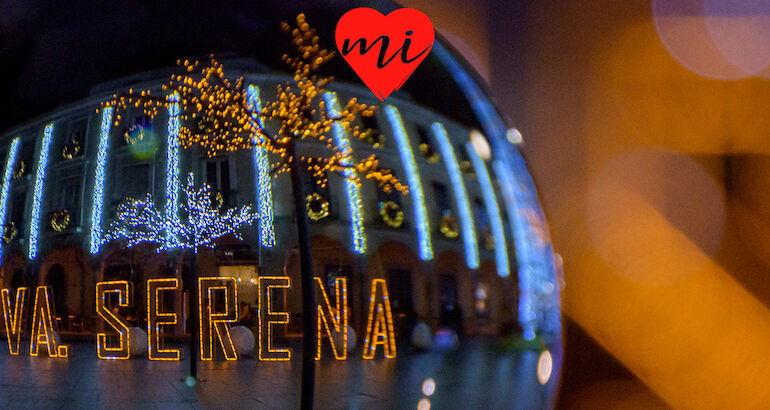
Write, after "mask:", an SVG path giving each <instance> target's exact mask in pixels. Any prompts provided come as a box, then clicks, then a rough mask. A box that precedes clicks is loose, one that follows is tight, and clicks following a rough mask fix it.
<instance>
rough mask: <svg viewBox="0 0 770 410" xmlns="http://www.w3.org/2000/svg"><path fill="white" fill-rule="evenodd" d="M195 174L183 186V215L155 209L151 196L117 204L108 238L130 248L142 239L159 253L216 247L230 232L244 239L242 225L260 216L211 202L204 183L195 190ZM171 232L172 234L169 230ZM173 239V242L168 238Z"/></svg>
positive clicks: (248, 207) (247, 210)
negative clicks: (180, 216) (218, 241)
mask: <svg viewBox="0 0 770 410" xmlns="http://www.w3.org/2000/svg"><path fill="white" fill-rule="evenodd" d="M193 183H194V178H193V175H192V173H190V174H189V175H188V177H187V186H186V187H185V189H184V193H185V196H186V199H187V200H186V202H185V203H183V204H182V206H181V211H182V214H184V215H186V216H187V218H186V220H182V219H180V218H179V217H178V216H177V215H174V216H169V215H168V214H167V213H165V212H161V211H158V210H157V209H156V208H155V204H154V202H153V199H152V196H151V195H150V194H147V196H146V197H145V199H143V200H137V199H132V200H129V201H127V202H124V203H121V204H120V205H119V206H118V212H117V218H116V220H115V221H113V222H112V224H111V227H110V232H109V233H108V234H107V235H106V238H105V239H106V240H107V241H110V240H125V241H126V242H127V245H128V246H129V247H133V246H135V245H138V244H140V243H142V242H153V243H156V244H158V252H160V251H162V250H169V249H175V248H184V249H193V251H194V252H197V249H198V247H199V246H205V247H208V248H213V247H214V240H216V239H217V238H220V237H222V236H224V235H227V234H232V235H233V236H235V237H236V238H238V239H240V240H243V236H242V235H241V233H240V232H239V229H240V227H241V226H242V225H251V224H252V223H253V222H254V221H256V220H257V219H258V218H259V215H258V214H254V213H252V212H251V207H250V206H249V205H244V206H241V207H240V208H237V207H236V208H230V209H228V210H227V211H225V212H224V213H223V212H220V210H219V209H217V208H215V207H214V206H213V205H212V204H211V188H210V187H209V186H208V184H203V186H202V187H201V188H200V189H195V186H194V184H193ZM177 209H179V208H177ZM167 230H168V231H170V232H172V234H168V233H166V232H167ZM169 238H173V241H169Z"/></svg>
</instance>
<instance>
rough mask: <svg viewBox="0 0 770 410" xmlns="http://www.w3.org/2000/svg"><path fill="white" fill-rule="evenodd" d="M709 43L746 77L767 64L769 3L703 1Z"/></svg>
mask: <svg viewBox="0 0 770 410" xmlns="http://www.w3.org/2000/svg"><path fill="white" fill-rule="evenodd" d="M703 11H704V14H705V16H706V26H707V28H708V32H709V34H710V35H711V40H712V41H713V43H714V45H715V46H716V47H717V49H719V51H720V52H721V53H722V55H723V56H724V58H725V59H726V60H727V61H728V62H730V63H731V64H732V65H734V66H736V67H738V68H739V69H740V70H741V71H743V72H744V73H746V74H748V75H756V74H759V73H760V72H762V71H763V70H765V69H766V68H767V67H768V64H770V2H768V1H766V0H730V1H725V0H703Z"/></svg>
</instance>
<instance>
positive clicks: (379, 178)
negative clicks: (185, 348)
mask: <svg viewBox="0 0 770 410" xmlns="http://www.w3.org/2000/svg"><path fill="white" fill-rule="evenodd" d="M281 29H282V30H283V31H284V32H286V33H289V35H290V36H291V38H292V44H293V45H294V47H295V48H296V51H297V52H296V55H295V56H293V57H290V56H288V55H286V54H284V55H283V61H284V62H285V63H286V64H287V65H288V67H289V69H290V70H291V71H292V72H293V78H292V80H291V81H288V82H286V83H284V84H281V85H278V86H277V89H276V97H275V98H274V99H273V100H270V101H266V102H265V103H264V104H262V107H261V108H258V107H257V104H255V102H254V101H253V100H252V99H251V98H249V92H248V90H249V89H248V85H247V84H245V82H244V79H243V77H240V78H238V79H235V80H231V79H229V78H228V77H227V76H226V75H225V73H224V68H223V66H222V64H221V63H220V62H218V61H217V60H216V59H215V58H214V56H213V55H212V56H211V57H210V59H209V61H208V62H207V63H205V64H201V63H199V62H197V61H193V62H191V61H189V60H185V61H177V64H178V65H179V66H180V68H181V69H182V70H183V73H182V74H176V75H172V76H171V80H170V81H169V82H168V83H166V84H164V85H163V92H164V95H163V96H154V95H152V94H151V92H150V91H149V90H143V91H138V92H134V90H129V92H128V93H127V94H124V95H121V96H118V95H114V96H113V98H112V99H110V100H109V101H105V102H104V103H103V107H115V109H116V112H117V115H116V121H115V125H116V126H118V125H120V123H121V121H124V120H125V118H124V116H123V115H121V112H123V111H125V110H126V109H132V108H133V109H141V110H143V111H144V113H145V114H146V115H148V116H150V117H154V116H155V115H157V114H158V113H159V112H161V111H168V110H169V108H171V104H172V103H174V104H176V103H177V102H178V105H179V109H180V111H179V118H180V127H179V141H180V145H181V146H182V147H185V148H186V147H190V146H193V145H196V144H197V145H200V146H201V147H203V148H204V149H205V151H206V153H207V154H208V155H209V156H210V157H211V156H215V155H218V154H222V153H227V152H230V151H236V150H240V149H252V148H254V147H258V148H261V149H263V150H264V151H265V152H266V153H268V154H273V155H272V156H273V157H274V158H278V160H277V161H274V162H273V163H271V171H270V174H271V175H273V176H277V175H280V174H282V173H285V172H288V173H289V174H290V176H291V182H292V193H293V197H294V205H295V206H294V209H295V213H296V216H297V236H298V243H299V252H300V270H301V276H302V278H301V279H302V313H303V315H302V316H303V355H302V356H303V360H302V396H301V401H300V404H301V406H302V408H311V407H312V398H313V383H314V373H315V363H314V354H313V352H314V349H315V347H314V346H315V337H316V336H315V320H316V319H315V309H316V305H315V301H314V294H313V270H312V266H313V264H312V259H311V250H310V234H309V231H310V228H309V222H308V217H307V214H306V212H305V198H306V193H305V192H303V191H304V188H303V184H302V179H303V177H307V176H311V177H312V178H313V180H314V181H315V182H316V183H317V184H318V185H320V186H321V187H325V186H326V184H327V181H328V179H327V178H328V174H329V173H330V172H334V173H338V174H340V175H342V176H343V177H344V178H346V179H347V180H348V181H352V182H353V183H355V184H356V185H357V186H360V183H361V178H362V177H363V178H365V179H371V180H373V181H375V182H376V183H377V185H378V186H379V187H380V189H382V190H383V191H385V192H386V193H390V192H392V191H393V190H395V191H397V192H400V193H402V194H407V193H408V187H407V186H406V185H405V184H403V183H401V182H400V181H399V180H398V179H397V178H396V177H395V176H394V175H393V174H392V173H391V172H390V170H388V169H383V168H380V166H379V160H378V158H377V157H376V156H374V155H371V156H369V157H367V158H363V159H359V160H355V159H353V157H352V155H351V152H350V150H349V148H341V147H338V146H337V145H336V144H334V138H333V135H332V132H331V131H332V128H333V127H335V128H338V127H342V130H343V131H345V132H347V133H349V135H352V136H353V137H355V138H358V139H360V140H361V141H364V142H368V143H372V141H375V142H376V144H378V145H381V143H382V142H381V141H380V140H378V139H375V138H372V136H371V135H370V132H371V130H362V129H360V128H359V126H357V125H354V122H353V121H354V120H355V118H356V116H357V115H362V116H371V115H372V114H373V107H371V106H367V105H365V104H360V103H358V101H357V100H356V99H355V98H352V99H350V100H348V101H347V102H346V103H345V104H344V105H341V106H340V107H336V106H335V107H331V106H327V105H326V102H325V101H324V96H325V95H327V94H326V87H327V85H328V84H329V83H330V82H331V81H332V80H333V79H332V78H331V77H319V76H318V75H316V72H317V70H318V68H319V67H320V66H321V65H323V64H324V63H326V62H328V61H329V60H331V59H332V58H333V57H334V55H335V53H334V52H333V51H330V50H326V49H323V48H321V46H320V45H319V38H318V36H317V35H316V30H315V29H312V28H310V26H309V25H308V23H307V22H306V21H305V16H304V15H303V14H300V15H298V16H297V24H296V26H295V27H292V26H290V25H289V24H288V23H282V24H281ZM170 95H174V96H175V98H173V99H171V98H169V97H168V96H170ZM335 124H336V126H335ZM302 140H307V141H309V142H315V143H317V145H319V146H324V147H325V152H324V154H323V155H320V156H304V155H301V154H299V153H297V152H296V145H297V142H298V141H302ZM192 260H193V261H194V260H195V259H194V257H193V259H192ZM195 282H196V281H193V286H194V284H195ZM193 291H194V292H195V290H193ZM194 337H195V336H194V335H193V338H194ZM194 362H195V360H192V361H191V374H193V376H194V373H195V372H194V369H195V367H194V366H195V365H194Z"/></svg>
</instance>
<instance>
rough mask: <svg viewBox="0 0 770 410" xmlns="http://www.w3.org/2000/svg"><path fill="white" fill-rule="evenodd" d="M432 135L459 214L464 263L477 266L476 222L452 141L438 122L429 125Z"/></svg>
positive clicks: (473, 266) (476, 267)
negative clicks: (442, 160)
mask: <svg viewBox="0 0 770 410" xmlns="http://www.w3.org/2000/svg"><path fill="white" fill-rule="evenodd" d="M431 130H432V131H433V136H434V137H435V139H436V143H437V144H438V147H439V151H440V152H441V158H443V159H444V164H445V165H446V168H447V173H448V174H449V181H450V182H452V192H453V193H454V197H455V203H456V204H457V212H458V213H459V214H460V227H461V229H462V230H463V243H464V244H465V263H466V264H467V265H468V267H469V268H471V269H478V267H479V244H478V240H477V237H476V224H475V223H474V222H473V213H472V212H471V204H470V201H469V200H468V191H467V190H466V189H465V181H464V180H463V176H462V174H461V173H460V166H459V165H458V163H457V156H456V155H455V150H454V147H453V146H452V142H451V141H450V140H449V136H448V135H447V132H446V128H444V126H443V125H442V124H440V123H438V122H434V123H433V125H431Z"/></svg>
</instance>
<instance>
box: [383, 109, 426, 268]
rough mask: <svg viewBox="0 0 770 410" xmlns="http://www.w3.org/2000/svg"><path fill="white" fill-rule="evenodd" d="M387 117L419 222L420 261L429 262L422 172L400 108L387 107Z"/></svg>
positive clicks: (416, 218)
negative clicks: (421, 179) (399, 110)
mask: <svg viewBox="0 0 770 410" xmlns="http://www.w3.org/2000/svg"><path fill="white" fill-rule="evenodd" d="M385 115H386V116H387V117H388V121H390V125H391V127H392V128H393V136H394V137H395V138H396V144H397V145H398V152H399V154H400V155H401V164H402V165H403V166H404V170H405V171H406V180H407V182H408V183H409V187H410V190H411V191H412V205H413V206H414V219H415V221H416V222H417V241H418V243H419V245H420V246H419V248H420V259H422V260H424V261H427V260H431V259H433V243H432V240H431V237H430V223H429V221H428V211H427V210H426V209H425V197H424V196H423V191H422V182H421V181H420V172H419V170H418V169H417V162H416V161H415V159H414V151H413V150H412V145H411V142H410V141H409V136H408V135H407V134H406V130H405V129H404V122H403V121H402V120H401V114H400V113H399V112H398V108H396V107H394V106H392V105H388V106H386V107H385Z"/></svg>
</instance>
